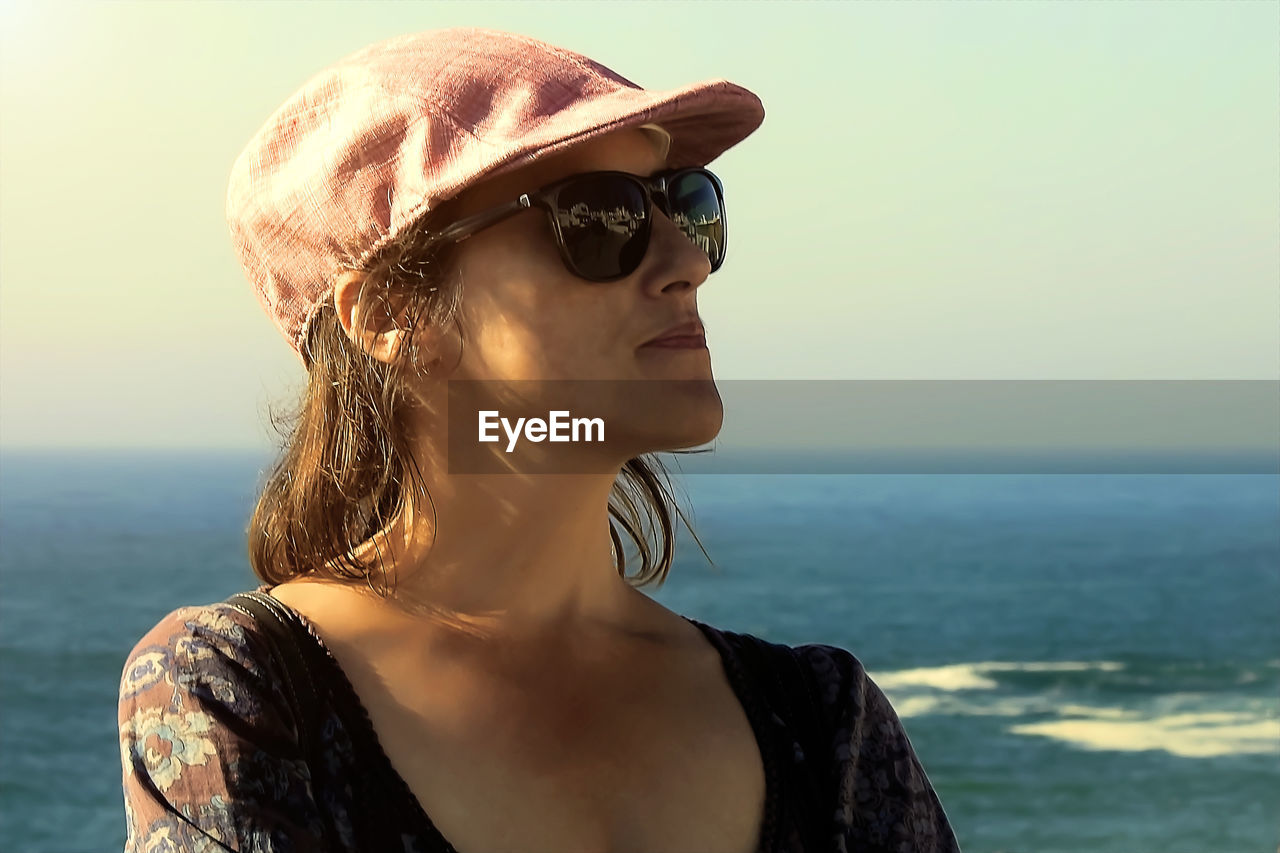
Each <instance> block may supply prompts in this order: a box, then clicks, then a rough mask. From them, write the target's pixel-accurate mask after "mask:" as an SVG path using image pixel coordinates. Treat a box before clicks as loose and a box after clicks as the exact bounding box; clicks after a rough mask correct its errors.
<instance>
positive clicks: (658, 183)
mask: <svg viewBox="0 0 1280 853" xmlns="http://www.w3.org/2000/svg"><path fill="white" fill-rule="evenodd" d="M690 173H698V174H702V175H705V176H706V177H708V178H709V179H710V182H711V186H712V187H713V188H714V189H715V193H716V200H717V202H718V203H719V205H720V231H721V234H722V236H723V239H722V240H721V245H720V258H719V260H713V261H712V262H711V271H712V272H715V271H716V270H718V269H720V267H721V265H722V264H723V263H724V258H725V254H726V250H727V246H728V242H729V240H728V227H727V218H726V215H725V208H724V184H722V183H721V182H720V178H719V177H717V176H716V175H715V173H713V172H711V171H710V170H708V169H705V168H703V167H701V166H688V167H684V168H679V169H666V170H663V171H661V172H657V173H655V174H653V175H651V176H648V177H645V176H642V175H633V174H631V173H630V172H619V171H614V170H601V171H594V172H579V173H578V174H576V175H570V176H568V177H566V178H561V179H560V180H558V181H554V182H552V183H550V184H547V185H546V186H543V187H540V188H539V189H536V190H534V191H532V192H527V193H521V194H520V197H519V198H517V199H516V200H515V201H511V202H507V203H506V204H501V205H498V206H496V207H491V208H489V209H488V210H485V211H481V212H480V213H475V214H472V215H471V216H466V217H463V218H462V219H459V220H458V221H457V222H454V223H453V224H451V225H448V226H446V227H445V228H442V229H440V230H439V231H437V232H436V233H435V234H433V235H431V236H429V237H428V238H427V240H426V242H425V244H424V247H430V246H434V245H435V244H437V243H445V242H448V243H460V242H462V241H463V240H465V239H467V238H468V237H470V236H472V235H473V234H476V233H478V232H480V231H483V230H484V229H485V228H489V227H491V226H493V225H497V224H498V223H499V222H502V221H503V220H505V219H509V218H511V217H512V216H515V215H516V214H517V213H520V212H522V211H524V210H531V209H533V208H539V209H541V210H543V211H545V212H546V214H547V218H548V219H549V220H550V221H551V230H552V233H553V234H554V235H555V241H556V248H557V249H559V251H560V259H561V260H562V261H564V265H565V267H566V268H567V269H568V270H569V271H570V272H571V273H573V274H574V275H576V276H578V277H579V278H583V279H586V280H587V281H600V282H604V281H617V280H619V279H622V278H626V277H627V276H629V275H631V273H633V272H635V270H634V269H633V270H631V271H630V272H624V273H622V274H621V275H616V276H609V277H607V278H596V277H593V276H588V275H584V274H583V273H582V272H581V271H580V270H578V268H577V267H576V266H575V265H574V262H573V258H572V257H570V255H569V248H568V246H567V245H566V244H565V241H564V236H563V234H561V232H560V223H559V221H558V220H557V218H556V209H557V208H556V199H557V198H558V197H559V194H560V190H561V189H563V188H564V187H566V186H569V185H571V184H574V183H577V182H578V181H581V180H583V179H584V178H595V177H603V176H615V177H619V178H622V179H625V180H627V181H629V182H631V183H632V184H634V185H636V186H638V187H639V188H640V191H641V193H642V194H643V195H644V200H645V202H644V203H645V207H644V226H643V227H644V240H645V246H644V249H645V253H646V254H647V253H648V251H649V240H650V238H651V235H652V233H653V206H654V203H655V201H657V204H658V209H659V210H661V211H662V212H663V214H664V215H666V216H670V200H669V199H668V198H667V188H668V186H669V185H671V184H672V183H674V182H675V181H676V180H677V179H678V178H681V177H683V176H685V175H687V174H690ZM682 230H683V229H682ZM685 236H688V235H687V234H686V235H685ZM690 242H692V240H691V241H690ZM643 257H644V254H642V255H641V258H643ZM708 260H710V256H708ZM637 268H638V266H637Z"/></svg>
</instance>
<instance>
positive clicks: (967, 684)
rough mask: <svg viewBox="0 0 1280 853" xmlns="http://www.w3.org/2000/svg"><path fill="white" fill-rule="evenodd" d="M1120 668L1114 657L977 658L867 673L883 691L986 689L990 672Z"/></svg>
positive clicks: (992, 682)
mask: <svg viewBox="0 0 1280 853" xmlns="http://www.w3.org/2000/svg"><path fill="white" fill-rule="evenodd" d="M1120 669H1124V664H1122V663H1117V662H1115V661H1106V660H1102V661H981V662H978V663H957V664H950V665H948V666H929V667H920V668H917V669H897V670H891V671H889V672H884V673H880V674H878V675H877V674H875V673H870V675H871V678H872V680H873V681H875V683H876V684H878V685H880V687H881V688H882V689H884V690H886V691H889V690H903V689H912V688H919V687H928V688H932V689H934V690H990V689H992V688H994V687H996V686H997V685H996V681H995V679H993V678H990V677H989V673H992V672H1081V671H1086V670H1101V671H1103V672H1114V671H1116V670H1120Z"/></svg>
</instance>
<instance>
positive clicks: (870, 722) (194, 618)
mask: <svg viewBox="0 0 1280 853" xmlns="http://www.w3.org/2000/svg"><path fill="white" fill-rule="evenodd" d="M268 589H269V587H267V586H262V587H259V588H258V591H259V592H266V591H267V590H268ZM285 612H287V613H288V614H289V616H290V618H291V619H292V620H295V623H296V628H297V631H298V633H299V636H300V637H302V638H304V641H306V642H311V643H315V644H316V645H317V646H318V647H319V649H320V650H321V651H322V655H321V656H320V659H322V660H324V661H325V667H326V669H325V671H324V672H322V673H319V674H317V678H316V681H317V682H318V684H317V689H318V691H319V696H320V698H321V706H322V707H321V708H320V709H319V713H318V714H316V715H312V719H318V720H320V721H322V722H321V723H320V724H319V732H320V734H319V737H320V742H321V743H322V744H323V748H322V750H320V753H319V754H320V755H322V758H318V759H309V758H308V757H307V753H306V750H305V749H303V746H302V744H301V737H300V730H301V727H300V716H301V715H300V714H299V713H298V711H297V706H296V705H295V704H294V701H293V697H291V696H290V695H289V691H288V690H287V689H286V688H285V687H284V686H282V685H284V684H287V683H288V680H287V679H286V678H285V677H284V676H283V673H281V672H279V671H278V669H279V667H280V665H279V664H277V663H275V662H274V661H275V660H277V659H276V658H275V657H274V656H273V655H272V654H271V653H270V651H269V648H268V645H267V644H268V643H269V642H270V641H269V639H268V637H267V635H266V633H265V632H264V629H263V628H262V627H261V626H260V625H258V623H257V622H256V621H255V620H254V618H253V617H252V616H251V615H250V614H249V613H248V612H247V611H245V610H242V609H240V608H238V607H236V606H234V605H233V604H230V603H227V602H221V603H216V604H208V605H201V606H194V607H181V608H178V609H177V610H175V611H173V612H172V613H170V614H168V615H167V616H165V617H164V618H163V619H161V620H160V622H159V623H158V624H157V625H156V626H155V627H154V628H152V629H151V630H150V631H148V632H147V634H146V635H145V636H144V637H143V638H142V639H141V640H140V641H139V642H138V644H137V645H136V646H135V647H134V649H133V650H132V651H131V652H130V654H129V656H128V660H127V662H126V663H125V666H124V671H123V674H122V677H121V681H120V704H119V730H120V758H121V763H122V766H123V784H124V807H125V821H126V828H127V839H126V842H125V851H126V853H156V852H158V851H196V853H206V852H208V853H211V851H229V850H230V851H255V853H285V851H332V853H371V851H395V852H396V853H457V851H456V850H455V849H454V847H453V846H452V845H451V844H450V843H449V842H448V841H447V840H446V839H445V838H444V836H443V835H441V834H440V832H439V831H438V830H437V829H436V828H435V826H434V825H433V824H432V822H431V819H430V818H429V817H428V815H427V814H426V812H425V811H424V810H423V808H422V806H421V804H419V802H418V801H417V799H416V798H415V797H414V796H413V793H412V792H411V791H410V789H409V786H408V785H407V784H406V783H405V782H404V780H403V779H402V778H401V777H400V776H399V775H398V774H397V773H396V771H395V770H394V768H393V767H392V765H391V762H390V760H389V759H388V758H387V756H386V754H385V753H384V752H383V751H382V748H381V747H380V745H379V743H378V739H377V734H376V733H375V731H374V729H373V726H372V724H371V723H370V721H369V716H368V713H367V711H366V710H365V708H364V706H363V705H362V704H361V703H360V699H359V697H358V696H357V695H356V693H355V691H354V689H353V688H352V687H351V684H350V682H349V681H348V680H347V678H346V676H345V674H344V673H343V671H342V669H341V668H340V667H339V666H338V663H337V661H336V660H335V659H334V658H333V656H332V654H331V653H329V650H328V649H327V648H326V647H325V646H324V643H323V642H322V640H321V639H320V637H319V635H318V634H317V633H316V631H315V627H314V626H313V625H311V624H310V623H309V622H308V620H307V619H306V618H305V617H303V616H302V615H301V614H299V613H297V612H296V611H294V610H291V609H288V608H285ZM686 618H687V617H686ZM688 621H690V622H691V623H693V624H694V625H696V626H697V627H698V628H699V629H700V630H701V631H702V632H703V634H704V635H705V636H706V637H707V639H708V641H709V642H711V644H712V645H713V646H715V648H716V649H717V651H718V652H719V653H720V656H721V660H722V663H723V665H724V669H725V673H726V675H727V676H728V678H729V682H730V684H731V685H732V687H733V690H734V693H735V694H736V695H737V697H738V700H739V701H740V702H741V703H742V706H743V709H744V710H745V711H746V712H747V717H748V719H749V720H750V722H751V726H752V729H753V730H754V732H755V735H756V739H757V742H758V744H759V747H760V751H761V756H762V758H763V759H764V766H765V777H766V805H765V815H764V823H763V826H762V829H761V834H760V845H759V848H758V849H759V851H760V853H784V851H786V853H791V851H837V853H871V851H883V853H889V851H892V853H958V851H959V845H958V844H957V842H956V838H955V835H954V833H953V831H952V828H951V825H950V823H949V822H948V819H947V816H946V814H945V813H944V811H943V808H942V804H941V803H940V802H939V800H938V796H937V794H936V793H935V792H934V789H933V787H932V785H930V783H929V779H928V777H927V776H926V775H925V771H924V768H923V767H922V766H921V764H920V761H919V759H918V758H917V757H916V754H915V751H914V749H913V748H912V746H911V742H910V741H909V740H908V738H907V733H906V731H905V730H904V729H903V726H902V723H901V722H900V721H899V719H898V716H897V714H896V713H895V712H894V710H893V708H892V706H891V705H890V704H889V701H888V699H886V698H885V695H884V693H883V692H881V690H880V688H879V687H877V686H876V685H875V683H874V682H872V680H871V679H870V678H869V677H868V676H867V674H866V672H864V671H863V668H862V664H861V663H860V662H859V661H858V659H857V658H856V657H854V655H853V654H851V653H850V652H847V651H845V650H844V649H840V648H837V647H834V646H828V645H823V644H805V645H800V646H794V647H792V646H783V645H778V644H773V643H768V642H767V641H765V640H763V639H760V638H758V637H755V636H753V635H750V634H738V633H734V632H731V631H722V630H719V629H716V628H713V627H711V626H709V625H705V624H703V623H701V622H697V621H695V620H692V619H689V620H688ZM779 655H781V657H779ZM771 661H772V662H771ZM777 661H783V662H784V663H785V665H786V666H792V667H795V670H796V671H797V672H798V673H799V674H800V676H799V678H800V680H799V681H791V682H788V681H785V680H784V679H783V678H782V677H781V675H782V672H781V671H782V669H783V667H782V666H780V665H779V664H777V663H776V662H777ZM787 684H792V685H795V684H799V685H801V687H799V688H798V689H797V688H794V687H793V688H791V691H792V694H793V695H792V696H791V697H788V695H787V692H786V691H787V689H788V688H786V686H785V685H787ZM799 692H809V697H808V698H809V700H810V701H808V702H807V703H804V702H795V701H793V699H794V694H795V693H799ZM806 708H808V709H810V710H809V712H806V711H805V710H804V709H806Z"/></svg>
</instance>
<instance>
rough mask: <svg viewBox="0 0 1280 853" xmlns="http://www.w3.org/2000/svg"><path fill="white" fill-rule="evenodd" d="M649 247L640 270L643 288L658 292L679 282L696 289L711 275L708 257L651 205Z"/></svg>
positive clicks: (656, 207)
mask: <svg viewBox="0 0 1280 853" xmlns="http://www.w3.org/2000/svg"><path fill="white" fill-rule="evenodd" d="M651 227H652V229H653V230H652V231H651V232H650V234H649V250H648V252H646V253H645V259H644V263H643V265H642V266H641V270H646V271H645V272H644V273H643V275H644V279H643V281H644V283H645V287H646V289H651V290H653V291H654V292H662V291H665V290H667V289H669V288H671V287H673V286H676V285H679V286H682V287H686V288H688V289H690V290H693V289H696V288H698V287H700V286H701V285H702V283H703V282H705V281H706V280H707V277H708V276H709V275H711V259H710V258H709V257H707V253H706V252H705V251H703V250H702V249H701V248H699V247H698V245H697V244H695V243H694V242H693V240H691V239H690V238H689V235H688V234H686V233H685V232H684V231H683V230H682V229H681V228H680V226H678V225H676V224H675V223H674V222H672V221H671V219H670V218H669V217H668V216H667V215H666V214H665V213H663V212H662V211H661V210H659V209H658V206H657V205H656V204H655V205H654V206H653V224H652V226H651ZM646 268H647V269H646Z"/></svg>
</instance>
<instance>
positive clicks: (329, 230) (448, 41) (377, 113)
mask: <svg viewBox="0 0 1280 853" xmlns="http://www.w3.org/2000/svg"><path fill="white" fill-rule="evenodd" d="M763 120H764V107H763V106H762V105H761V103H760V99H759V98H758V97H756V96H755V95H754V94H753V93H752V92H750V91H748V90H747V89H744V88H742V87H741V86H737V85H735V84H733V83H730V82H729V81H727V80H721V79H715V80H708V81H704V82H701V83H695V84H692V85H689V86H685V87H682V88H679V89H668V90H646V89H642V88H640V87H639V86H637V85H636V84H635V83H632V82H631V81H630V80H627V79H626V78H624V77H622V76H620V75H618V74H616V73H614V72H613V71H610V70H609V69H608V68H605V67H604V66H603V65H601V64H599V63H598V62H595V61H593V60H591V59H588V58H587V57H585V56H581V55H579V54H576V53H573V52H571V51H568V50H564V49H562V48H558V47H555V46H553V45H550V44H547V43H545V42H541V41H537V40H535V39H532V38H528V37H526V36H521V35H515V34H512V33H504V32H498V31H494V30H482V29H469V28H459V29H448V30H435V31H430V32H424V33H414V34H410V35H404V36H397V37H396V38H392V39H388V40H386V41H382V42H378V43H376V44H372V45H369V46H368V47H365V48H363V49H361V50H359V51H357V52H355V53H353V54H351V55H350V56H348V57H346V58H345V59H342V60H340V61H339V62H338V63H337V64H335V65H333V66H332V67H330V68H328V69H326V70H324V71H322V72H320V73H319V74H317V75H316V76H314V77H312V78H311V79H310V80H309V81H307V83H306V84H305V85H303V87H302V88H301V89H300V90H299V91H298V92H296V93H295V94H294V95H292V96H291V97H290V98H289V99H288V100H287V101H285V103H284V105H283V106H281V107H280V108H279V109H277V110H276V111H275V113H274V114H272V116H271V117H270V118H269V119H268V120H267V123H266V124H265V125H263V127H262V128H261V129H260V130H259V131H258V132H257V133H256V134H254V136H253V138H252V139H251V140H250V141H249V144H248V146H247V147H246V148H245V149H244V151H243V152H241V154H240V156H239V157H238V158H236V162H235V164H234V165H233V166H232V169H231V181H230V187H229V188H228V190H227V222H228V224H229V226H230V229H231V240H232V244H233V246H234V247H235V252H236V256H237V257H238V258H239V260H240V263H241V265H242V266H243V267H244V270H245V274H246V275H247V276H248V278H249V280H250V281H251V282H252V283H253V287H254V290H255V291H256V293H257V295H258V300H259V302H261V303H262V306H263V308H264V309H265V310H266V312H267V314H268V315H269V316H270V317H271V319H272V321H273V322H274V323H275V324H276V326H277V327H279V329H280V331H281V333H282V334H284V336H285V338H286V339H287V340H288V341H289V344H290V346H292V347H293V349H294V351H295V352H296V353H297V354H298V356H299V357H300V358H302V360H303V364H304V366H306V364H307V360H306V358H305V356H303V354H302V350H303V346H304V343H305V341H306V335H307V328H308V325H309V323H310V322H311V318H312V317H313V316H314V314H315V310H316V308H317V307H318V306H319V305H320V304H322V303H323V302H324V301H325V300H326V299H328V298H329V297H330V294H331V292H332V286H333V281H334V279H335V278H336V276H337V275H338V273H339V272H340V271H341V270H342V269H344V268H345V269H352V268H359V267H361V266H363V264H364V263H365V262H366V261H367V260H368V259H369V258H370V257H371V256H372V255H373V254H374V253H375V252H377V251H378V250H379V249H380V248H382V246H384V245H385V244H386V243H387V242H389V241H391V240H393V239H394V238H396V237H397V236H398V235H399V234H401V233H402V232H403V231H404V229H405V228H407V227H408V226H410V225H411V224H412V223H413V222H414V221H415V220H416V219H417V218H418V217H420V216H422V215H423V214H424V213H426V212H427V211H428V210H431V209H432V208H434V207H436V206H438V205H439V204H440V203H441V202H443V201H446V200H448V199H450V198H453V197H454V196H456V195H457V194H458V193H459V192H461V191H462V190H464V189H466V188H467V187H468V186H471V185H472V184H475V183H477V182H478V181H480V180H481V179H484V178H487V177H490V176H493V175H499V174H503V173H505V172H509V171H512V170H514V169H517V168H519V167H521V166H524V165H525V164H527V163H529V162H531V161H533V160H537V159H540V158H542V157H545V156H547V155H549V154H554V153H556V152H558V151H561V150H563V149H565V148H567V147H569V146H572V145H576V144H577V143H579V142H583V141H585V140H587V139H591V138H593V137H596V136H600V135H601V134H604V133H609V132H611V131H614V130H618V129H620V128H627V127H640V126H643V125H658V126H659V127H657V128H656V131H657V132H658V133H659V134H660V133H662V132H663V131H665V132H666V134H668V135H669V137H670V147H669V152H668V157H667V163H668V165H669V166H670V167H672V168H677V167H681V166H704V165H706V164H708V163H710V162H711V161H712V160H714V159H715V158H716V157H718V156H719V155H720V154H722V153H723V152H724V151H726V150H728V149H729V148H731V147H733V146H734V145H736V144H737V143H738V142H741V141H742V140H743V139H745V138H746V137H747V136H748V135H750V134H751V133H752V131H754V130H755V129H756V128H757V127H759V126H760V123H761V122H762V121H763ZM664 141H665V140H664Z"/></svg>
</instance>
